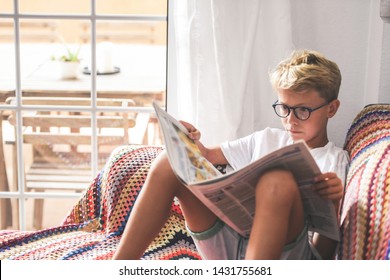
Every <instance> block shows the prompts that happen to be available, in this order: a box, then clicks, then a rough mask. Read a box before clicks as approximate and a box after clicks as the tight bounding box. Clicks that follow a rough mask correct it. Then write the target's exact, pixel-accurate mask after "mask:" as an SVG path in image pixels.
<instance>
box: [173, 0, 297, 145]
mask: <svg viewBox="0 0 390 280" xmlns="http://www.w3.org/2000/svg"><path fill="white" fill-rule="evenodd" d="M170 5H173V7H171V10H172V11H173V18H172V19H170V21H173V26H174V30H172V31H173V32H174V33H173V34H174V36H175V38H170V37H169V38H168V40H170V41H171V43H172V41H174V42H175V45H174V49H175V52H174V53H171V54H170V55H169V56H168V57H169V59H170V62H172V61H175V62H176V63H175V66H176V69H175V70H176V71H175V73H170V74H171V75H176V79H175V81H174V82H175V86H174V88H175V90H172V91H170V90H168V111H169V112H170V113H172V114H173V115H175V116H176V117H178V118H179V119H182V120H186V121H189V122H192V123H193V124H194V125H196V126H197V127H198V128H199V129H200V130H201V132H202V141H203V142H204V143H205V144H207V145H213V144H217V143H220V142H222V141H225V140H231V139H235V138H238V137H241V136H245V135H247V134H249V133H251V132H253V131H254V130H256V129H260V128H264V127H265V126H270V125H274V126H279V125H280V121H279V119H278V118H276V117H275V116H274V112H273V110H272V107H271V104H272V103H273V102H274V101H275V100H276V94H275V93H273V92H272V89H271V86H270V83H269V80H268V72H269V70H270V69H271V68H272V67H274V66H275V65H276V63H277V62H278V61H280V59H282V58H284V57H286V56H287V55H288V54H289V53H290V52H291V50H292V39H291V22H290V1H288V0H276V1H275V0H273V1H259V0H245V1H237V0H214V1H213V0H184V1H183V0H171V1H170ZM170 34H172V32H170ZM170 74H168V75H170ZM168 89H169V88H168ZM175 93H176V94H175ZM171 94H172V96H171ZM173 95H176V96H175V97H173ZM170 96H171V97H170ZM170 100H175V102H169V101H170Z"/></svg>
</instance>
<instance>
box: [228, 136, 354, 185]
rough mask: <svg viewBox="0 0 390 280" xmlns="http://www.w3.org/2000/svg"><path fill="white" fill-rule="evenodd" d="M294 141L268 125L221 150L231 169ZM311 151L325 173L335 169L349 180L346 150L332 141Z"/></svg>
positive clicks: (230, 142) (342, 177) (240, 166)
mask: <svg viewBox="0 0 390 280" xmlns="http://www.w3.org/2000/svg"><path fill="white" fill-rule="evenodd" d="M292 143H293V140H292V139H291V138H290V136H289V134H288V133H287V132H286V131H285V130H281V129H278V128H266V129H264V130H261V131H257V132H254V133H253V134H251V135H248V136H246V137H243V138H240V139H238V140H234V141H228V142H224V143H222V144H221V149H222V152H223V154H224V155H225V157H226V159H227V161H228V162H229V165H230V166H231V168H233V169H234V170H237V169H240V168H242V167H244V166H245V165H247V164H249V163H251V162H253V161H255V160H257V159H259V158H260V157H262V156H265V155H266V154H268V153H270V152H272V151H275V150H277V149H279V148H281V147H284V146H286V145H290V144H292ZM310 151H311V154H312V155H313V157H314V159H315V161H316V162H317V164H318V167H319V168H320V170H321V171H322V172H335V173H336V174H337V176H338V177H339V178H340V179H341V180H342V181H343V182H345V177H346V173H347V168H348V162H349V157H348V154H347V152H346V151H344V150H343V149H341V148H339V147H336V146H335V144H333V143H332V142H328V144H326V145H325V146H324V147H321V148H315V149H311V150H310Z"/></svg>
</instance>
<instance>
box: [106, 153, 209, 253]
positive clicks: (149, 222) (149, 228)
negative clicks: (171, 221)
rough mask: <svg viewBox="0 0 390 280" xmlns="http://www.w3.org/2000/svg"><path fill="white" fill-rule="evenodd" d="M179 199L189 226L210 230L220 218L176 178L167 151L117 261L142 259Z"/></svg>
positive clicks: (150, 180)
mask: <svg viewBox="0 0 390 280" xmlns="http://www.w3.org/2000/svg"><path fill="white" fill-rule="evenodd" d="M175 196H177V197H178V199H179V201H180V206H181V208H182V211H183V213H184V216H185V219H186V222H187V224H188V226H189V227H190V228H191V229H192V230H194V231H203V230H206V229H208V228H210V227H211V226H212V225H213V224H214V223H215V221H216V216H215V215H214V214H213V213H212V212H211V211H210V210H209V209H208V208H207V207H206V206H204V205H203V203H201V202H200V201H199V200H198V199H197V198H196V197H195V196H194V195H193V194H192V193H191V192H190V191H189V190H188V189H187V188H186V187H184V186H183V185H182V184H181V183H180V182H179V181H178V180H177V178H176V176H175V174H174V173H173V171H172V169H171V166H170V164H169V162H168V159H167V156H166V154H165V152H163V153H161V154H160V155H159V156H158V157H157V158H156V160H155V161H154V162H153V164H152V166H151V169H150V171H149V173H148V177H147V179H146V181H145V184H144V186H143V188H142V190H141V193H140V196H139V198H138V199H137V202H136V203H135V205H134V208H133V210H132V212H131V214H130V217H129V220H128V222H127V225H126V228H125V230H124V233H123V236H122V239H121V241H120V243H119V246H118V249H117V251H116V252H115V254H114V257H113V259H140V257H142V255H143V253H144V252H145V250H146V249H147V247H148V246H149V244H150V243H151V242H152V241H153V239H154V238H155V237H156V236H157V234H158V233H159V232H160V230H161V228H162V227H163V226H164V224H165V222H166V220H167V218H168V214H169V211H170V208H171V205H172V201H173V198H174V197H175Z"/></svg>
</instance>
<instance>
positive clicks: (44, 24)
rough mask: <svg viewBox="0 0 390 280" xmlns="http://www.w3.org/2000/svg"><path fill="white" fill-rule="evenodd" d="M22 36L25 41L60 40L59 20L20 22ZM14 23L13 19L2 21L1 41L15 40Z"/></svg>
mask: <svg viewBox="0 0 390 280" xmlns="http://www.w3.org/2000/svg"><path fill="white" fill-rule="evenodd" d="M19 26H20V38H21V40H22V41H23V42H29V43H37V42H51V43H54V42H58V41H59V35H58V32H57V22H55V21H36V20H23V21H20V23H19ZM13 40H14V23H13V22H12V21H0V42H13Z"/></svg>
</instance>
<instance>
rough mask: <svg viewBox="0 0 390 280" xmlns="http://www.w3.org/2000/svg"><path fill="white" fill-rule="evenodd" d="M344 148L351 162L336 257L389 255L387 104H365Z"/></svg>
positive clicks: (389, 125)
mask: <svg viewBox="0 0 390 280" xmlns="http://www.w3.org/2000/svg"><path fill="white" fill-rule="evenodd" d="M345 149H346V150H347V151H348V153H349V155H350V158H351V164H350V167H349V171H348V176H347V182H346V192H345V197H344V202H343V206H342V211H341V243H340V247H339V252H338V258H339V259H389V258H390V104H372V105H368V106H366V107H365V108H364V109H363V110H362V111H361V112H360V113H359V114H358V115H357V116H356V118H355V119H354V121H353V123H352V125H351V127H350V129H349V131H348V133H347V137H346V141H345Z"/></svg>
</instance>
